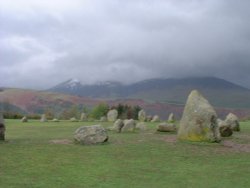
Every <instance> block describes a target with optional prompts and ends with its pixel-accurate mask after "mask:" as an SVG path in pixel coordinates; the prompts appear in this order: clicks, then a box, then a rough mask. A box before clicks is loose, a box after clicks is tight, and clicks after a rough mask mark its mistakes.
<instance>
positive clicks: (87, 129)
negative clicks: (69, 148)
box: [74, 125, 108, 145]
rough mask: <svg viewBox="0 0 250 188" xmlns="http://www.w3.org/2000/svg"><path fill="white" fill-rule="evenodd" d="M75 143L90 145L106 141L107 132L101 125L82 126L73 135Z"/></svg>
mask: <svg viewBox="0 0 250 188" xmlns="http://www.w3.org/2000/svg"><path fill="white" fill-rule="evenodd" d="M74 140H75V142H76V143H80V144H84V145H90V144H99V143H103V142H106V141H108V134H107V131H106V130H105V129H104V128H103V127H102V126H101V125H92V126H82V127H79V128H78V129H77V130H76V131H75V133H74Z"/></svg>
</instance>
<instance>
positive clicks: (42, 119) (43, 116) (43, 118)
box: [40, 114, 48, 122]
mask: <svg viewBox="0 0 250 188" xmlns="http://www.w3.org/2000/svg"><path fill="white" fill-rule="evenodd" d="M40 121H41V122H47V121H48V120H47V118H46V115H45V114H42V116H41V119H40Z"/></svg>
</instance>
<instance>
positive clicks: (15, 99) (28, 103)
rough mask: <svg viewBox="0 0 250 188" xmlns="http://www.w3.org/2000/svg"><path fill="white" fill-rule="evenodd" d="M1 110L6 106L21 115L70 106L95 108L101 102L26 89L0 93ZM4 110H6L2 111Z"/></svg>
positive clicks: (59, 109) (6, 89)
mask: <svg viewBox="0 0 250 188" xmlns="http://www.w3.org/2000/svg"><path fill="white" fill-rule="evenodd" d="M0 99H1V100H0V103H1V104H2V105H1V106H2V108H4V106H5V107H6V105H8V108H11V109H10V110H14V111H16V112H22V113H24V112H25V113H38V114H39V113H44V110H45V109H49V108H50V109H53V110H54V111H62V110H63V109H66V108H69V107H71V106H72V105H84V106H86V107H88V106H95V105H97V104H99V103H100V102H101V101H100V100H96V99H90V98H86V97H78V96H73V95H65V94H61V93H52V92H43V91H34V90H26V89H12V88H10V89H8V88H5V89H4V91H2V92H0ZM3 110H6V109H3Z"/></svg>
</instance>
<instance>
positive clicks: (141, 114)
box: [138, 110, 147, 122]
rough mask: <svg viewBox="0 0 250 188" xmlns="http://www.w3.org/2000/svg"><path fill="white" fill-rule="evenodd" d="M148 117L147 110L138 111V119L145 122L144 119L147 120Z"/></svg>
mask: <svg viewBox="0 0 250 188" xmlns="http://www.w3.org/2000/svg"><path fill="white" fill-rule="evenodd" d="M146 118H147V116H146V112H145V111H144V110H140V111H139V112H138V120H139V121H141V122H144V121H146Z"/></svg>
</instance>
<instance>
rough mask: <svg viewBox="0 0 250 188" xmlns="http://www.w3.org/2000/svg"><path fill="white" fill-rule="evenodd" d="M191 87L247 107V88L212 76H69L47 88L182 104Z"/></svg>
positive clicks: (222, 103) (216, 100) (225, 103)
mask: <svg viewBox="0 0 250 188" xmlns="http://www.w3.org/2000/svg"><path fill="white" fill-rule="evenodd" d="M193 89H198V90H199V91H201V93H203V95H205V97H207V98H208V100H209V101H210V102H211V103H212V104H213V105H215V106H218V107H230V108H250V90H249V89H247V88H244V87H242V86H239V85H236V84H233V83H231V82H228V81H226V80H223V79H219V78H214V77H193V78H184V79H149V80H144V81H141V82H137V83H134V84H130V85H123V84H121V83H118V82H104V83H99V84H93V85H82V84H81V83H80V82H79V81H77V80H76V79H72V80H68V81H67V82H64V83H62V84H59V85H57V86H55V87H53V88H51V89H49V90H48V91H52V92H60V93H66V94H71V95H76V96H86V97H91V98H104V99H117V98H132V99H143V100H146V101H151V102H164V103H168V104H180V105H183V104H184V103H185V101H186V98H187V96H188V94H189V93H190V91H191V90H193Z"/></svg>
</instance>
